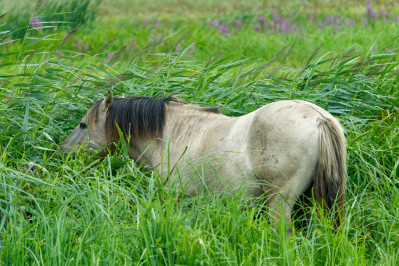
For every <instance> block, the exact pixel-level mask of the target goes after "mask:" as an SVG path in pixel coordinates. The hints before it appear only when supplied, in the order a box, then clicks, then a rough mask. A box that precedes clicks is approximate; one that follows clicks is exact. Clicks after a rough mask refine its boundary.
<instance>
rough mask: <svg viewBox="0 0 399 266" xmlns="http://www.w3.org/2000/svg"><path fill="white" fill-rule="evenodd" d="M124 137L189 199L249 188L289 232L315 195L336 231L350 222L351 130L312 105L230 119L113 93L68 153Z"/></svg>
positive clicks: (296, 103) (73, 137)
mask: <svg viewBox="0 0 399 266" xmlns="http://www.w3.org/2000/svg"><path fill="white" fill-rule="evenodd" d="M121 132H122V133H123V134H121ZM121 136H123V138H124V139H125V140H128V141H127V143H128V154H129V157H130V158H133V159H134V160H136V161H137V162H139V163H143V164H144V165H146V166H149V167H151V168H152V169H154V170H156V171H157V172H159V174H160V175H161V177H162V179H163V181H164V182H169V183H171V184H174V187H175V188H176V189H181V190H184V193H186V194H189V195H196V194H198V193H200V192H201V191H203V190H204V189H207V190H209V191H214V192H219V191H223V190H226V189H227V190H230V191H237V190H238V189H244V191H245V194H246V195H248V196H251V197H253V198H263V199H265V200H264V202H265V205H266V206H267V210H268V211H269V213H270V214H271V216H272V217H273V218H274V219H275V221H280V219H282V221H283V222H284V221H285V223H286V224H287V225H288V234H291V232H292V226H291V212H292V210H293V206H294V204H295V202H296V201H297V200H298V198H299V196H300V195H302V194H304V193H305V192H306V191H309V189H312V190H313V191H312V193H313V196H314V199H315V201H316V202H317V203H318V204H320V205H321V206H322V208H323V209H326V210H328V211H330V212H332V213H333V215H334V218H333V223H334V227H337V226H339V225H340V223H341V222H342V219H343V217H344V211H343V205H344V204H345V180H346V140H345V137H344V131H343V128H342V127H341V125H340V124H339V122H338V120H337V119H336V118H334V117H333V116H332V115H331V114H330V113H329V112H327V111H326V110H324V109H322V108H321V107H319V106H317V105H315V104H312V103H310V102H307V101H303V100H283V101H277V102H274V103H270V104H267V105H265V106H263V107H261V108H259V109H257V110H255V111H253V112H251V113H248V114H246V115H243V116H239V117H228V116H225V115H223V114H222V113H220V112H219V109H217V108H213V107H200V106H198V105H194V104H188V103H186V102H184V101H182V100H179V99H178V98H176V97H167V98H162V99H155V98H150V97H145V96H139V97H130V98H124V97H120V98H116V97H115V98H114V97H113V94H112V92H110V91H109V92H108V94H107V95H106V97H105V98H104V99H102V100H99V101H97V102H96V103H94V104H93V105H92V106H91V107H90V109H89V110H88V111H87V113H86V115H85V116H84V117H83V118H82V120H81V121H80V123H79V125H77V127H76V128H75V129H74V130H73V131H72V132H71V134H70V135H69V136H68V137H67V138H66V140H65V141H64V142H63V143H62V144H61V146H62V151H63V152H64V153H68V151H69V150H71V149H73V148H74V146H75V145H80V144H82V143H84V142H86V143H88V145H89V146H91V147H92V148H94V149H105V148H106V147H109V145H111V144H112V143H118V142H119V141H120V138H121ZM125 143H126V142H125ZM281 207H282V208H281Z"/></svg>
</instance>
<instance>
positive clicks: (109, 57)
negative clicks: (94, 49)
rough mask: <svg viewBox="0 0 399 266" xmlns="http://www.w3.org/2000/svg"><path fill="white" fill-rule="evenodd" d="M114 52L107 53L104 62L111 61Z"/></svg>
mask: <svg viewBox="0 0 399 266" xmlns="http://www.w3.org/2000/svg"><path fill="white" fill-rule="evenodd" d="M114 55H115V52H112V53H108V55H107V58H105V60H104V61H105V62H106V63H108V62H109V61H111V59H112V57H114Z"/></svg>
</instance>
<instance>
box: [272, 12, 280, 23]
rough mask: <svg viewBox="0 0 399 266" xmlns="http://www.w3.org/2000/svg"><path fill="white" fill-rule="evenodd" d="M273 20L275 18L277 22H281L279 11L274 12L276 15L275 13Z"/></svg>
mask: <svg viewBox="0 0 399 266" xmlns="http://www.w3.org/2000/svg"><path fill="white" fill-rule="evenodd" d="M273 20H274V21H275V22H276V23H280V22H281V16H279V15H278V14H277V13H274V15H273Z"/></svg>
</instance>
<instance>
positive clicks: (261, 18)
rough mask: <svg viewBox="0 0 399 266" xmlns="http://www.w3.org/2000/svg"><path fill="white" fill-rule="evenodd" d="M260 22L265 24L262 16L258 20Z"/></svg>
mask: <svg viewBox="0 0 399 266" xmlns="http://www.w3.org/2000/svg"><path fill="white" fill-rule="evenodd" d="M258 21H259V23H265V21H266V19H265V17H264V16H260V17H259V18H258Z"/></svg>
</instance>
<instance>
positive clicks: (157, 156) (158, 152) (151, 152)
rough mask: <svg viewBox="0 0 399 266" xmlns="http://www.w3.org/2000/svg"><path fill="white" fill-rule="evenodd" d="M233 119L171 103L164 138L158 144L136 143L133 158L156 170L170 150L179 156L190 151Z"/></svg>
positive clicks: (153, 142) (166, 117)
mask: <svg viewBox="0 0 399 266" xmlns="http://www.w3.org/2000/svg"><path fill="white" fill-rule="evenodd" d="M229 119H231V118H229V117H227V116H224V115H222V114H217V113H212V112H207V111H203V110H201V109H199V108H197V107H195V106H190V105H183V104H180V103H174V102H172V103H169V104H168V105H167V111H166V115H165V124H164V128H163V134H162V137H161V138H160V139H159V140H156V141H153V140H151V139H148V140H145V141H143V140H136V141H134V143H132V145H131V149H130V156H131V157H132V158H135V159H136V160H137V159H138V156H141V157H140V160H139V161H142V160H145V161H146V163H147V164H150V165H153V166H155V165H157V164H158V163H159V162H160V161H161V157H162V154H164V153H165V152H168V151H167V150H168V146H169V147H170V149H173V152H175V153H177V154H178V153H179V151H180V150H184V149H185V148H186V147H188V148H193V147H196V146H198V145H199V144H198V143H201V139H202V138H204V137H205V136H206V135H207V134H208V132H210V131H212V130H214V129H215V128H217V127H218V126H219V125H220V123H221V122H226V121H229Z"/></svg>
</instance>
